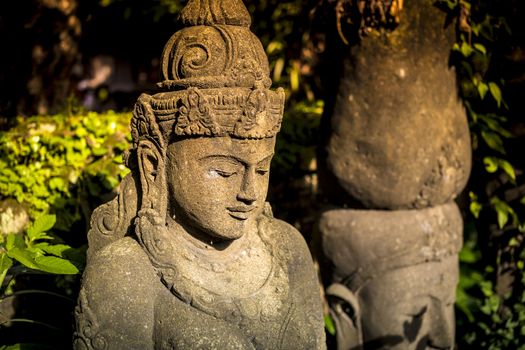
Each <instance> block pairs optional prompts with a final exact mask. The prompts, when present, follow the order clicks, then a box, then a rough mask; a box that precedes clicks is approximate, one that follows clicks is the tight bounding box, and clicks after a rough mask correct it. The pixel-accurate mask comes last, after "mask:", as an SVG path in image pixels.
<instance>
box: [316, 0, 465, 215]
mask: <svg viewBox="0 0 525 350" xmlns="http://www.w3.org/2000/svg"><path fill="white" fill-rule="evenodd" d="M454 29H455V28H454V26H453V25H448V26H446V20H445V13H444V12H443V11H441V10H439V9H438V8H436V7H435V6H434V5H433V3H432V2H429V1H426V0H414V1H408V2H406V4H405V8H404V9H403V12H402V16H401V23H400V26H399V27H398V28H397V29H396V30H394V31H393V32H388V33H387V32H385V33H381V34H379V33H376V35H370V36H368V37H365V38H363V40H362V42H361V43H360V45H356V46H354V47H353V48H352V49H351V51H350V52H349V54H348V56H347V57H346V58H345V62H344V69H343V73H342V79H341V83H340V87H339V90H338V95H337V97H336V100H335V106H334V110H333V113H332V114H331V115H327V118H328V119H329V121H328V122H327V123H326V125H327V130H325V131H326V135H328V137H327V139H326V140H325V141H324V145H323V149H322V152H321V157H320V159H319V164H320V175H319V180H320V185H321V187H322V189H323V191H324V192H325V193H326V194H327V196H328V197H329V198H330V199H331V201H332V202H333V203H337V204H339V205H341V206H343V205H349V206H352V207H363V208H371V209H394V210H396V209H410V208H425V207H429V206H435V205H440V204H444V203H446V202H448V201H450V200H452V199H453V198H455V197H456V196H457V195H458V194H459V193H460V192H461V191H462V189H463V188H464V186H465V184H466V182H467V179H468V176H469V174H470V167H471V149H470V136H469V130H468V125H467V119H466V114H465V111H464V108H463V106H462V102H461V101H460V99H459V97H458V94H457V88H456V79H455V72H454V70H453V69H451V68H450V67H449V55H450V49H451V48H452V44H453V43H454V39H455V30H454Z"/></svg>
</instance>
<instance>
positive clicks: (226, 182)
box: [166, 137, 275, 240]
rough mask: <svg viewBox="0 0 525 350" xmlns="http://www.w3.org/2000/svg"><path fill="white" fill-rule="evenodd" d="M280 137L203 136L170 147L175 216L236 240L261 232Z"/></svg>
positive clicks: (169, 175)
mask: <svg viewBox="0 0 525 350" xmlns="http://www.w3.org/2000/svg"><path fill="white" fill-rule="evenodd" d="M274 147H275V138H267V139H262V140H240V139H233V138H230V137H200V138H189V139H184V140H181V141H176V142H174V143H172V144H171V145H170V146H169V147H168V152H167V164H166V171H167V172H166V176H167V182H168V191H169V199H170V203H169V205H171V206H173V208H172V210H171V212H172V214H174V215H175V216H176V217H177V220H178V221H179V222H181V223H182V224H187V225H190V226H191V227H193V228H195V229H197V230H199V231H200V232H202V233H205V234H207V235H210V236H212V237H214V238H219V239H224V240H233V239H237V238H240V237H242V236H243V234H244V233H246V232H247V231H248V230H251V229H256V225H257V222H256V219H257V217H258V216H259V215H260V214H261V213H262V211H263V209H264V203H265V201H266V194H267V191H268V180H269V175H270V162H271V159H272V156H273V153H274Z"/></svg>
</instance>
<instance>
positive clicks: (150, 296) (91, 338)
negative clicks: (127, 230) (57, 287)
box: [75, 237, 160, 349]
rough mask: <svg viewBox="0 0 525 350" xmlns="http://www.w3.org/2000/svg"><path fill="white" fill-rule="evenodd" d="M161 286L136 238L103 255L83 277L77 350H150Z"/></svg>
mask: <svg viewBox="0 0 525 350" xmlns="http://www.w3.org/2000/svg"><path fill="white" fill-rule="evenodd" d="M159 284H160V281H159V279H158V278H157V276H156V273H155V271H154V270H153V267H152V266H151V263H150V262H149V259H148V257H147V255H146V254H145V252H144V251H143V250H142V248H141V247H140V245H139V244H138V243H137V242H136V241H135V240H134V239H132V238H130V237H125V238H122V239H119V240H117V241H115V242H113V243H111V244H109V245H107V246H105V247H104V248H102V249H101V250H99V251H98V252H97V253H96V254H95V255H94V256H93V257H92V258H91V259H90V262H89V264H88V266H87V267H86V270H85V271H84V275H83V278H82V287H81V290H80V294H79V301H78V306H77V308H76V310H75V318H76V332H75V348H87V349H92V348H106V349H121V348H122V349H131V348H148V347H149V345H148V344H149V342H150V341H151V339H152V334H153V325H154V323H153V319H154V303H155V299H156V294H157V291H158V288H156V286H157V285H159ZM122 339H127V341H126V342H122ZM97 343H98V344H102V343H104V344H106V347H99V346H98V345H97Z"/></svg>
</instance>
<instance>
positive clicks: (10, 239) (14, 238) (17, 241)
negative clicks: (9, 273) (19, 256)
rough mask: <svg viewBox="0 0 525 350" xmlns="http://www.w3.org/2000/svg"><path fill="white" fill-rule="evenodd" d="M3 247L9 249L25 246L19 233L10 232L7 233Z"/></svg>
mask: <svg viewBox="0 0 525 350" xmlns="http://www.w3.org/2000/svg"><path fill="white" fill-rule="evenodd" d="M5 248H6V250H7V251H10V250H11V249H13V248H21V249H24V248H25V242H24V237H23V236H22V235H20V234H15V233H11V234H10V235H7V239H6V245H5Z"/></svg>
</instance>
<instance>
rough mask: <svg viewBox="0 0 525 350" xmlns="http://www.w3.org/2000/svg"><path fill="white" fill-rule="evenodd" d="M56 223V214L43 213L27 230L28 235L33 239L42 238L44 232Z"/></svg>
mask: <svg viewBox="0 0 525 350" xmlns="http://www.w3.org/2000/svg"><path fill="white" fill-rule="evenodd" d="M55 223H56V216H55V215H41V216H39V217H38V218H37V219H36V220H35V222H34V223H33V225H31V226H30V227H29V229H28V230H27V236H28V237H29V238H30V239H31V241H34V240H37V239H40V238H41V237H42V236H43V235H42V233H45V232H47V231H49V230H50V229H51V228H53V226H54V225H55Z"/></svg>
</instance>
